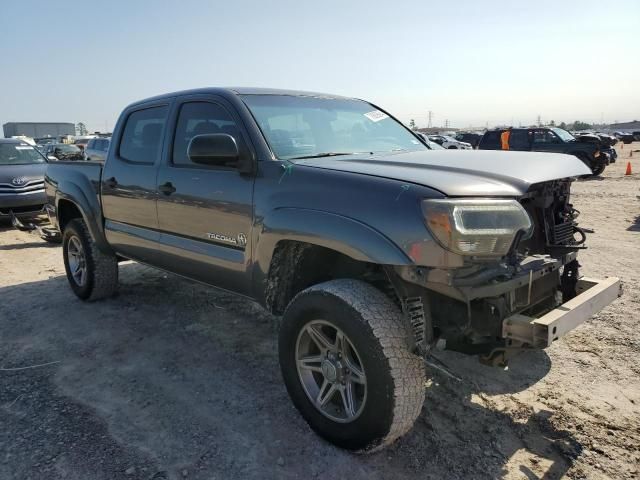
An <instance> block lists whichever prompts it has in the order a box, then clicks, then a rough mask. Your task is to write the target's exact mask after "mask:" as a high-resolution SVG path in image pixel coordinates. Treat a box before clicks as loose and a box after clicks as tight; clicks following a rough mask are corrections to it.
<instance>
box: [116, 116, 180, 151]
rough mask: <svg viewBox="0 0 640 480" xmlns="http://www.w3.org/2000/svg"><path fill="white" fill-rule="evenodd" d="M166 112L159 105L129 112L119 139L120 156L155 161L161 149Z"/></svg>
mask: <svg viewBox="0 0 640 480" xmlns="http://www.w3.org/2000/svg"><path fill="white" fill-rule="evenodd" d="M167 112H168V108H167V107H166V106H161V107H151V108H146V109H144V110H138V111H136V112H133V113H132V114H130V115H129V117H128V118H127V123H126V124H125V126H124V132H123V133H122V139H121V140H120V157H122V158H123V159H124V160H127V161H129V162H135V163H146V164H153V163H155V162H156V160H157V159H158V157H159V156H160V152H161V151H162V134H163V132H164V126H165V123H166V121H167Z"/></svg>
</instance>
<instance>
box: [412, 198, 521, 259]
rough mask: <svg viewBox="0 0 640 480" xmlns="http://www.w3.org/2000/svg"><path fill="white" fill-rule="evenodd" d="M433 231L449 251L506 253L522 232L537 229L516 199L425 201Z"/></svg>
mask: <svg viewBox="0 0 640 480" xmlns="http://www.w3.org/2000/svg"><path fill="white" fill-rule="evenodd" d="M422 211H423V213H424V217H425V220H426V224H427V227H428V228H429V231H430V232H431V233H432V234H433V236H434V237H435V238H436V240H437V241H438V242H439V243H440V244H441V245H442V246H443V247H444V248H446V249H447V250H449V251H451V252H455V253H459V254H461V255H476V256H503V255H506V254H507V252H508V251H509V248H510V247H511V244H512V243H513V240H514V238H515V236H516V234H517V233H518V232H519V231H521V230H522V231H523V232H524V236H523V238H528V237H530V236H531V233H532V232H533V225H532V224H531V219H530V218H529V215H528V214H527V212H526V211H525V209H524V208H522V205H520V204H519V203H518V202H517V201H516V200H491V199H442V200H424V201H423V202H422Z"/></svg>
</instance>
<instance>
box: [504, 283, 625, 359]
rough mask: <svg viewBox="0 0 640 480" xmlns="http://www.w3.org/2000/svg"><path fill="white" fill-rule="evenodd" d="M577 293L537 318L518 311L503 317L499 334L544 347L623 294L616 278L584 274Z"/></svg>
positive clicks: (577, 285)
mask: <svg viewBox="0 0 640 480" xmlns="http://www.w3.org/2000/svg"><path fill="white" fill-rule="evenodd" d="M576 293H577V295H576V296H575V297H574V298H572V299H571V300H569V301H568V302H565V303H563V304H562V305H560V306H559V307H558V308H555V309H553V310H551V311H550V312H549V313H547V314H546V315H543V316H542V317H540V318H532V317H528V316H526V315H519V314H516V315H512V316H510V317H508V318H505V319H504V320H503V322H502V336H503V337H504V338H506V339H508V340H515V341H519V342H523V343H525V344H528V345H530V346H532V347H534V348H546V347H548V346H550V345H551V344H552V343H553V342H554V341H556V340H558V339H559V338H560V337H562V336H564V335H565V334H566V333H568V332H569V331H571V330H573V329H574V328H575V327H577V326H578V325H580V324H582V323H584V322H585V321H586V320H588V319H589V318H590V317H591V316H592V315H594V314H596V313H598V312H599V311H600V310H602V309H603V308H604V307H606V306H607V305H609V304H610V303H611V302H613V301H614V300H615V299H616V298H617V297H619V296H620V295H622V285H621V283H620V279H619V278H616V277H610V278H607V279H605V280H597V279H595V278H587V277H585V278H582V279H580V280H578V282H577V284H576Z"/></svg>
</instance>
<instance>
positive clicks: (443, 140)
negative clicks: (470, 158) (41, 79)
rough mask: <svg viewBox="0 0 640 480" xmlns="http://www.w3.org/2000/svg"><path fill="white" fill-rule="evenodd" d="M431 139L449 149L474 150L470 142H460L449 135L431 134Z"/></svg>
mask: <svg viewBox="0 0 640 480" xmlns="http://www.w3.org/2000/svg"><path fill="white" fill-rule="evenodd" d="M429 140H431V141H432V142H435V143H437V144H438V145H440V146H442V147H444V148H447V149H458V150H472V149H473V147H472V146H471V144H470V143H467V142H460V141H459V140H456V139H455V138H453V137H450V136H448V135H429Z"/></svg>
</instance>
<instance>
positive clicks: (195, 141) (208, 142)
mask: <svg viewBox="0 0 640 480" xmlns="http://www.w3.org/2000/svg"><path fill="white" fill-rule="evenodd" d="M187 155H188V156H189V159H190V160H191V161H192V162H193V163H200V164H203V165H219V166H235V165H236V164H237V162H238V158H239V157H240V149H239V148H238V144H237V143H236V139H235V138H233V137H232V136H231V135H228V134H226V133H208V134H205V135H196V136H195V137H193V138H192V139H191V141H190V142H189V146H188V147H187Z"/></svg>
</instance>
